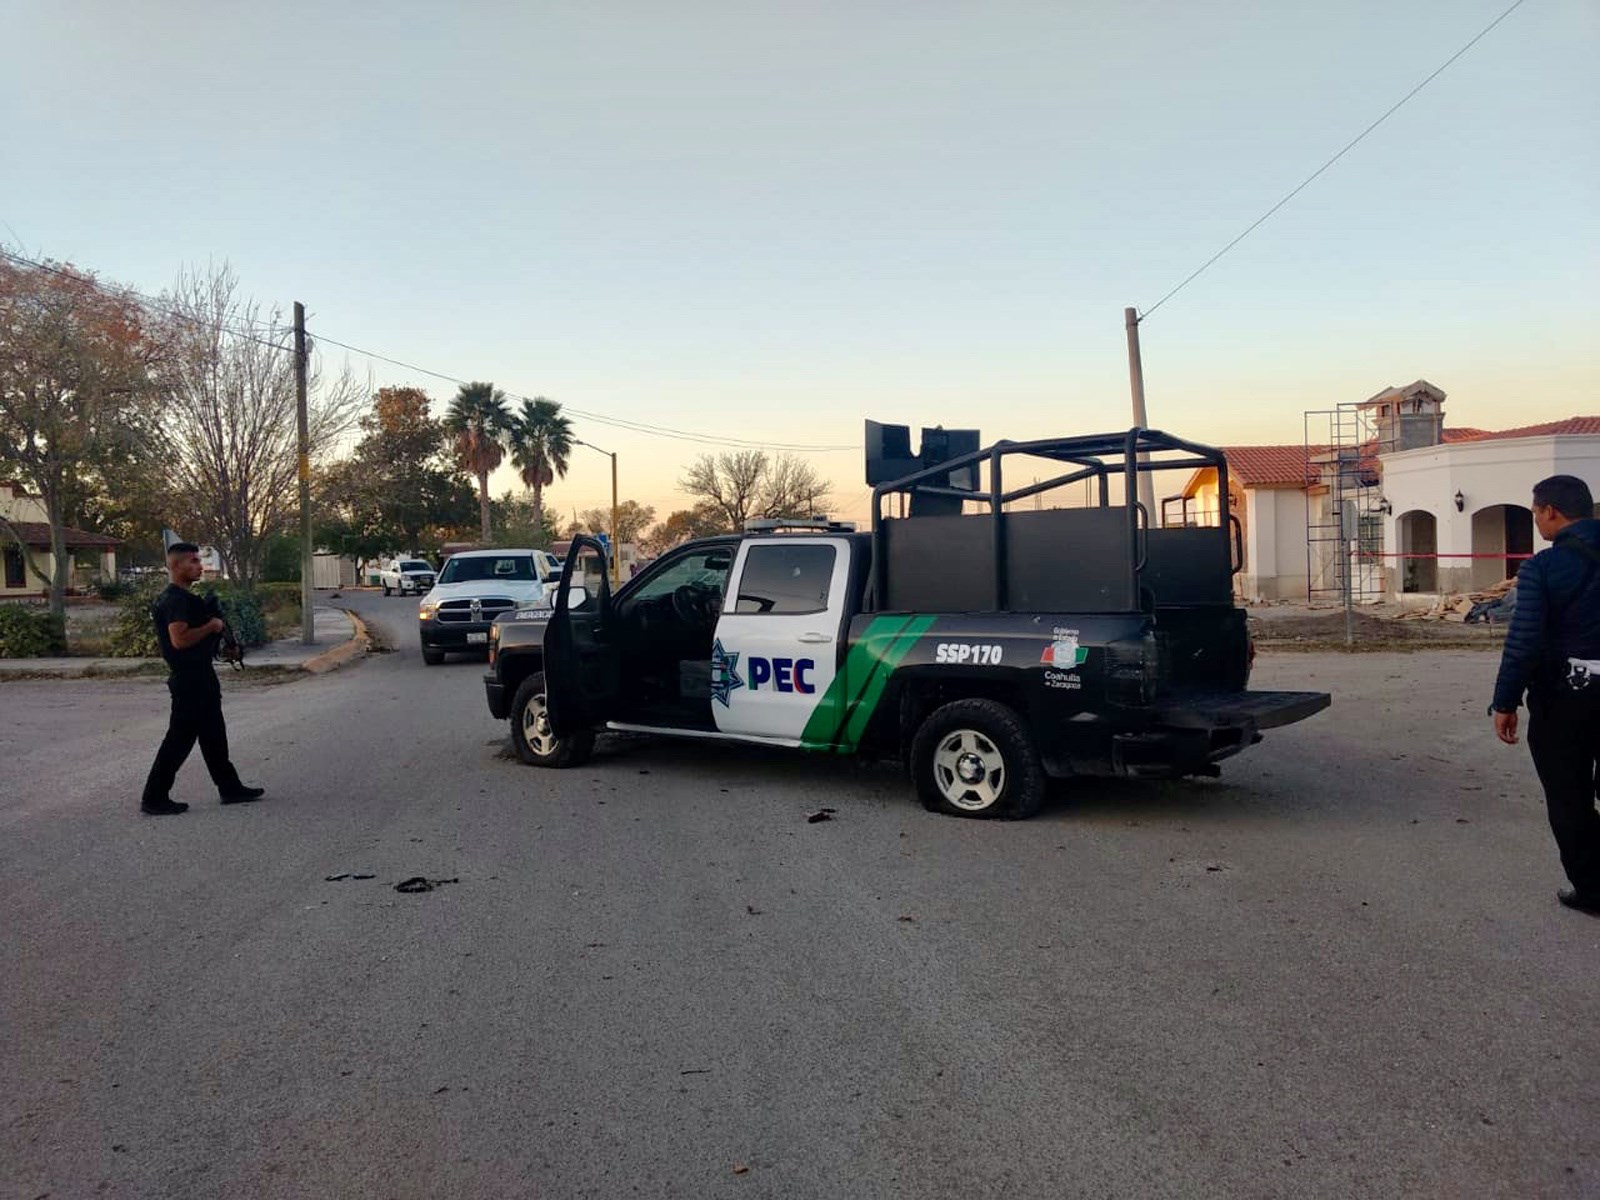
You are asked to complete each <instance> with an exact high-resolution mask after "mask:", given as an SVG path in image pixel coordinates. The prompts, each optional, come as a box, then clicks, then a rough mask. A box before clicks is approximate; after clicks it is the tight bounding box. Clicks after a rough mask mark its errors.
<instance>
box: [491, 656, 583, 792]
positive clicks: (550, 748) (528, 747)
mask: <svg viewBox="0 0 1600 1200" xmlns="http://www.w3.org/2000/svg"><path fill="white" fill-rule="evenodd" d="M534 705H538V708H539V709H540V710H542V709H543V707H544V673H543V672H542V671H535V672H534V673H533V674H532V675H529V676H528V677H527V678H526V679H524V680H523V681H522V683H521V684H519V685H518V687H517V692H516V695H514V696H513V697H512V698H511V717H510V720H511V744H512V745H513V746H515V747H516V750H517V757H518V758H520V759H521V760H522V761H523V762H525V763H527V764H528V765H529V766H532V767H557V768H559V767H576V766H581V765H582V764H583V763H586V762H588V761H589V756H590V755H591V754H593V753H594V731H593V730H592V729H586V730H584V731H583V732H582V733H574V734H571V735H569V736H567V737H564V738H558V737H543V738H541V737H539V736H538V735H537V733H535V741H532V742H530V741H529V740H528V737H529V734H530V733H534V731H535V730H537V728H538V726H537V724H536V722H537V715H536V712H535V711H534V710H533V706H534Z"/></svg>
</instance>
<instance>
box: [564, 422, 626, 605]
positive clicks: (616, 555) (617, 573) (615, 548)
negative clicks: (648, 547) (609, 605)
mask: <svg viewBox="0 0 1600 1200" xmlns="http://www.w3.org/2000/svg"><path fill="white" fill-rule="evenodd" d="M572 444H573V445H574V446H587V447H589V449H591V450H594V451H597V452H598V453H600V454H604V455H605V456H606V457H607V458H609V459H610V460H611V579H612V582H613V583H615V584H618V585H620V584H621V583H622V543H621V542H620V541H619V540H618V539H617V524H618V521H617V517H618V504H617V454H616V451H614V450H601V449H600V447H599V446H596V445H595V444H594V443H593V442H586V441H584V440H583V439H581V438H573V439H572ZM572 521H573V524H577V521H578V510H577V509H576V508H574V509H573V510H572Z"/></svg>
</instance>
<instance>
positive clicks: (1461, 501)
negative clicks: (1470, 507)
mask: <svg viewBox="0 0 1600 1200" xmlns="http://www.w3.org/2000/svg"><path fill="white" fill-rule="evenodd" d="M1456 511H1457V512H1466V511H1467V498H1466V497H1465V496H1463V495H1462V494H1461V493H1460V492H1457V493H1456Z"/></svg>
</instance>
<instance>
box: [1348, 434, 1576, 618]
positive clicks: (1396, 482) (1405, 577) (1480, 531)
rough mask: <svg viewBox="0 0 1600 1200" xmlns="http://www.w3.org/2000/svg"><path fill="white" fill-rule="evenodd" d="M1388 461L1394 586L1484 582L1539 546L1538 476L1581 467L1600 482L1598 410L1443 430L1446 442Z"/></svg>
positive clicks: (1398, 590)
mask: <svg viewBox="0 0 1600 1200" xmlns="http://www.w3.org/2000/svg"><path fill="white" fill-rule="evenodd" d="M1381 464H1382V481H1381V485H1380V486H1381V488H1382V499H1381V502H1380V506H1379V507H1380V509H1381V510H1386V511H1385V512H1384V528H1383V540H1384V545H1385V547H1392V548H1393V549H1392V552H1391V553H1392V554H1393V555H1395V557H1389V558H1387V559H1386V562H1387V563H1388V564H1390V565H1389V570H1388V587H1387V591H1388V593H1389V594H1390V595H1391V596H1397V595H1403V594H1422V595H1429V594H1437V593H1439V592H1465V591H1475V590H1480V589H1482V588H1485V587H1488V586H1490V585H1491V584H1494V583H1497V582H1499V581H1500V580H1502V579H1507V578H1509V577H1511V576H1513V575H1515V574H1516V573H1517V568H1518V567H1519V566H1520V565H1521V563H1522V558H1521V557H1518V556H1526V555H1529V554H1532V553H1533V552H1534V551H1536V550H1538V549H1539V546H1538V544H1537V537H1536V535H1535V532H1534V528H1533V512H1532V511H1531V510H1530V509H1529V508H1528V504H1529V501H1530V498H1531V496H1532V493H1533V485H1534V484H1536V483H1538V482H1539V480H1541V479H1546V478H1548V477H1549V476H1551V475H1576V476H1578V478H1580V479H1583V480H1585V481H1586V482H1587V483H1588V484H1589V486H1590V488H1591V489H1594V490H1596V491H1600V417H1570V418H1568V419H1567V420H1565V421H1552V422H1549V423H1548V424H1544V425H1529V426H1525V427H1523V428H1521V429H1507V430H1504V431H1502V432H1500V433H1485V432H1483V431H1481V430H1446V431H1445V436H1444V441H1443V442H1442V443H1440V444H1439V445H1436V446H1426V447H1419V448H1417V449H1414V450H1401V451H1397V452H1396V453H1393V454H1385V455H1384V456H1383V457H1382V459H1381ZM1597 515H1600V513H1597ZM1412 555H1416V556H1420V557H1407V556H1412ZM1429 555H1437V557H1427V556H1429Z"/></svg>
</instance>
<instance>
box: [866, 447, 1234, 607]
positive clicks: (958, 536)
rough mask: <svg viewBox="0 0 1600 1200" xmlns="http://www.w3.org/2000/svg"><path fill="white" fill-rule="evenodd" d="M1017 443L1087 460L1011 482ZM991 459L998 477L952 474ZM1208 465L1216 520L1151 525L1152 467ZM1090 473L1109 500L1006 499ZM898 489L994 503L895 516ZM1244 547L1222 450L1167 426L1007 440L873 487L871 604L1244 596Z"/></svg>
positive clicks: (1218, 600)
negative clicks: (1118, 493) (980, 486)
mask: <svg viewBox="0 0 1600 1200" xmlns="http://www.w3.org/2000/svg"><path fill="white" fill-rule="evenodd" d="M1157 455H1161V456H1164V457H1155V456H1157ZM1174 455H1176V456H1177V457H1173V456H1174ZM1017 456H1027V457H1029V458H1036V459H1037V458H1043V459H1053V460H1055V461H1057V462H1059V463H1062V464H1066V465H1069V466H1071V467H1072V468H1074V469H1072V470H1070V471H1067V472H1066V473H1064V474H1061V475H1058V476H1056V477H1054V478H1051V479H1045V480H1040V481H1037V482H1035V481H1033V480H1032V479H1031V478H1030V480H1029V482H1028V484H1027V485H1026V486H1024V487H1019V488H1015V489H1013V490H1010V491H1007V490H1006V488H1005V482H1004V474H1005V462H1006V460H1007V459H1008V458H1015V457H1017ZM985 465H987V466H988V468H989V478H988V487H987V489H986V490H968V489H963V488H957V487H951V486H950V480H951V476H952V474H953V473H956V472H959V471H961V470H963V469H971V471H972V473H973V474H974V475H976V474H977V473H978V471H980V470H981V468H982V467H983V466H985ZM1206 468H1213V469H1215V470H1216V472H1217V484H1218V486H1217V504H1218V516H1217V524H1216V525H1215V526H1185V527H1183V528H1177V529H1165V528H1157V529H1152V528H1150V513H1149V512H1147V511H1146V510H1145V507H1144V505H1143V504H1141V503H1139V502H1138V498H1137V497H1138V480H1139V476H1140V474H1141V473H1153V472H1156V471H1171V470H1185V471H1190V472H1193V471H1197V470H1203V469H1206ZM1113 475H1120V476H1121V477H1122V480H1123V486H1124V489H1125V490H1124V496H1125V503H1122V504H1116V505H1113V504H1112V503H1111V477H1112V476H1113ZM1088 480H1093V481H1095V482H1096V483H1097V484H1098V489H1097V491H1098V501H1099V502H1098V504H1089V505H1082V506H1078V507H1070V508H1054V509H1040V510H1013V511H1007V506H1008V505H1014V504H1016V503H1017V502H1018V501H1021V500H1027V499H1030V498H1032V497H1035V496H1040V495H1042V494H1043V493H1045V492H1049V491H1052V490H1054V489H1056V488H1062V487H1067V486H1069V485H1071V484H1074V483H1081V482H1085V481H1088ZM894 495H903V496H909V497H912V498H913V499H914V498H915V497H917V496H924V497H942V498H944V499H945V500H946V501H960V502H962V503H963V504H964V505H965V504H979V505H984V506H986V507H987V511H979V512H971V513H968V512H961V511H959V510H957V511H952V512H949V513H946V514H941V515H936V516H910V517H893V516H889V515H887V514H886V513H885V512H884V500H885V499H886V498H887V497H890V496H894ZM1242 559H1243V536H1242V529H1241V527H1240V525H1239V522H1238V521H1237V519H1235V518H1234V516H1233V514H1232V513H1231V512H1230V511H1229V506H1228V462H1227V458H1226V457H1225V456H1224V455H1223V453H1222V451H1221V450H1218V449H1215V448H1213V447H1210V446H1203V445H1200V444H1199V443H1196V442H1189V441H1185V440H1184V439H1182V438H1177V437H1173V436H1172V435H1171V434H1167V433H1162V432H1160V431H1158V430H1154V429H1130V430H1128V431H1127V432H1126V433H1108V434H1094V435H1088V436H1084V437H1071V438H1046V439H1042V440H1039V441H1031V442H1009V441H1001V442H996V443H995V444H994V445H992V446H990V447H988V448H986V449H983V450H979V451H976V452H974V453H971V454H965V455H962V456H960V457H958V458H952V459H950V460H948V461H947V462H942V463H939V464H938V465H937V466H933V467H928V468H926V469H924V470H921V471H916V472H913V473H912V474H910V475H906V476H904V477H903V478H900V479H895V480H892V481H890V482H888V483H883V484H880V485H878V486H877V487H876V488H874V489H873V492H872V573H871V578H870V580H869V583H868V593H867V594H868V604H869V606H870V607H871V608H872V609H873V610H875V611H879V612H901V611H925V612H926V611H933V612H1139V611H1147V610H1150V609H1152V608H1154V607H1155V606H1156V605H1158V604H1160V605H1196V604H1231V603H1232V602H1233V575H1234V573H1235V572H1237V571H1238V570H1239V567H1240V565H1241V562H1242Z"/></svg>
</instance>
